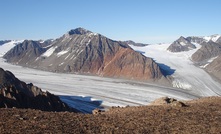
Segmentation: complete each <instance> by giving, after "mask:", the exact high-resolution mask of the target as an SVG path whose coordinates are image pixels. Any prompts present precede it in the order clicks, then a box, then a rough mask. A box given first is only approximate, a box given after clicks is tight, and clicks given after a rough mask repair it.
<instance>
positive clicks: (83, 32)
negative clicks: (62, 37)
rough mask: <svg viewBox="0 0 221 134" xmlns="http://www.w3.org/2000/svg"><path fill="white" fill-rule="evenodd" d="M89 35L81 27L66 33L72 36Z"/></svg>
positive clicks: (88, 32)
mask: <svg viewBox="0 0 221 134" xmlns="http://www.w3.org/2000/svg"><path fill="white" fill-rule="evenodd" d="M90 33H92V32H91V31H89V30H86V29H84V28H81V27H79V28H76V29H72V30H70V31H69V32H68V34H69V35H74V34H80V35H84V34H90Z"/></svg>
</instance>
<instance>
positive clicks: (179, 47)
mask: <svg viewBox="0 0 221 134" xmlns="http://www.w3.org/2000/svg"><path fill="white" fill-rule="evenodd" d="M195 48H196V46H195V45H193V44H192V43H191V42H190V41H189V40H187V39H186V38H184V37H183V36H181V37H180V38H179V39H178V40H176V41H174V42H173V43H172V44H171V45H170V46H169V47H168V49H167V50H169V51H171V52H182V51H188V50H190V49H195Z"/></svg>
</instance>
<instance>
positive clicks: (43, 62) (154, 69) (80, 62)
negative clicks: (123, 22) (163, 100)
mask: <svg viewBox="0 0 221 134" xmlns="http://www.w3.org/2000/svg"><path fill="white" fill-rule="evenodd" d="M24 44H26V43H23V44H20V45H18V46H16V47H15V48H13V49H12V50H11V51H9V52H8V53H7V54H6V55H5V56H4V58H5V59H7V60H8V61H9V62H12V63H16V64H19V65H22V66H28V67H34V68H38V69H43V70H47V71H54V72H64V73H82V74H85V73H87V74H94V75H99V76H107V77H118V78H127V79H136V80H158V79H161V78H164V76H163V74H162V72H161V69H160V67H159V66H158V65H157V63H155V62H154V61H153V60H152V59H151V58H147V57H145V56H143V55H142V54H140V53H139V52H135V51H134V50H133V49H132V48H131V47H130V46H129V45H128V44H127V43H125V42H119V41H114V40H111V39H108V38H106V37H104V36H102V35H100V34H97V33H93V32H91V31H88V30H85V29H83V28H77V29H74V30H70V31H69V32H67V33H66V34H65V35H63V36H62V37H60V38H58V39H56V40H54V41H53V42H52V44H50V47H48V48H42V47H39V46H40V45H38V44H37V43H36V44H35V45H32V46H34V47H33V48H30V49H25V50H23V51H17V50H18V48H20V47H19V46H23V45H24ZM32 44H34V43H32ZM45 49H46V50H45ZM33 53H34V54H33Z"/></svg>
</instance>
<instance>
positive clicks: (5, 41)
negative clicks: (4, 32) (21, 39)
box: [0, 40, 11, 46]
mask: <svg viewBox="0 0 221 134" xmlns="http://www.w3.org/2000/svg"><path fill="white" fill-rule="evenodd" d="M10 41H11V40H0V46H1V45H3V44H5V43H8V42H10Z"/></svg>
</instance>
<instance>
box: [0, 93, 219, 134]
mask: <svg viewBox="0 0 221 134" xmlns="http://www.w3.org/2000/svg"><path fill="white" fill-rule="evenodd" d="M185 104H186V105H187V106H186V107H180V106H175V105H160V106H153V105H152V106H140V107H126V108H112V109H110V110H109V111H107V112H102V113H101V114H98V115H93V114H78V113H70V112H42V111H39V110H31V109H16V108H12V109H0V133H29V134H30V133H39V134H40V133H179V134H180V133H181V134H182V133H183V134H188V133H207V134H208V133H221V97H209V98H202V99H198V100H194V101H188V102H185Z"/></svg>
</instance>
